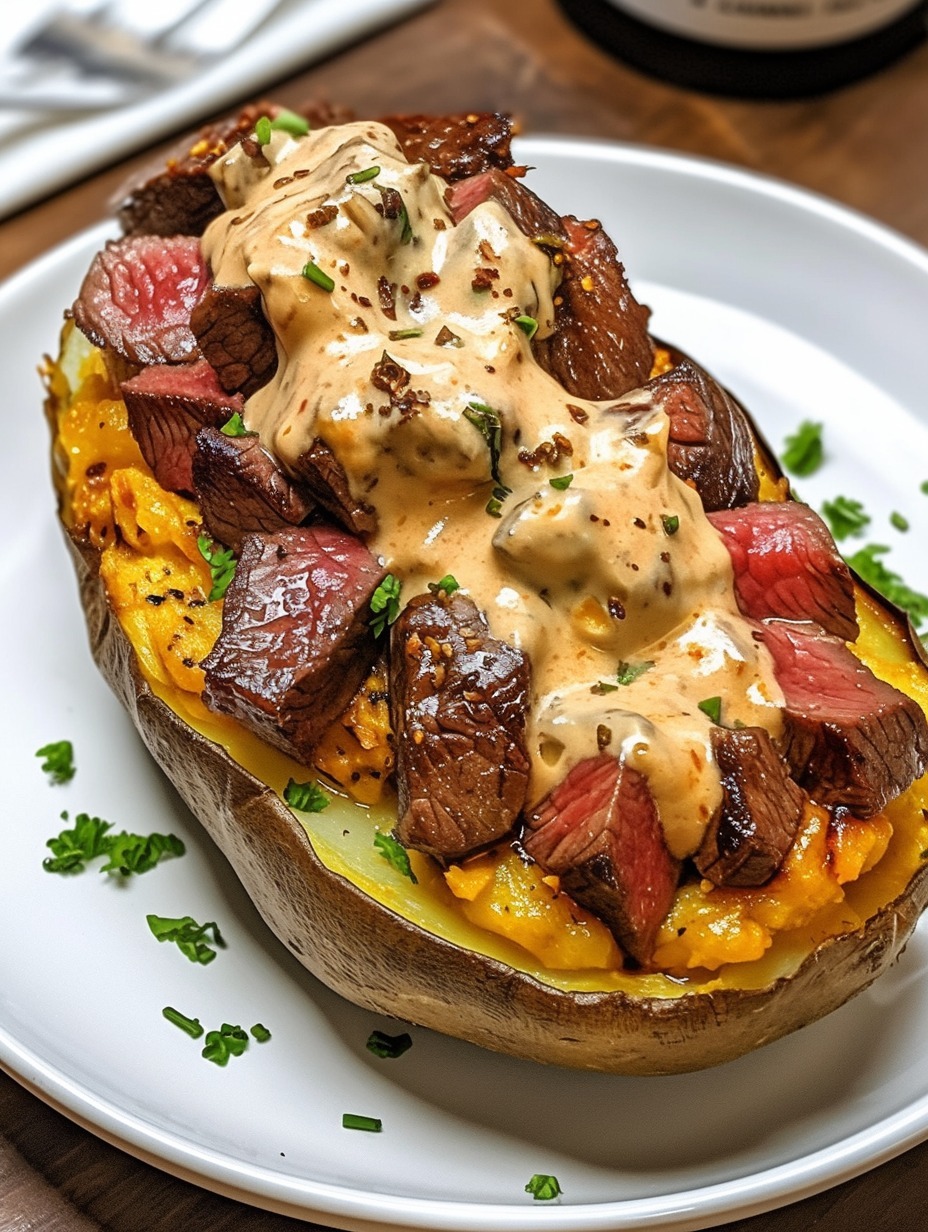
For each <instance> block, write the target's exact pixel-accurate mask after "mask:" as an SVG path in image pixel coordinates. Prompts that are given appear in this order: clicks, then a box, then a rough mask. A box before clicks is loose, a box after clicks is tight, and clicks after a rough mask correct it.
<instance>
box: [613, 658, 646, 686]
mask: <svg viewBox="0 0 928 1232" xmlns="http://www.w3.org/2000/svg"><path fill="white" fill-rule="evenodd" d="M653 666H654V660H653V659H642V660H641V662H640V663H627V662H626V661H625V660H624V659H622V660H621V661H620V662H619V667H618V671H617V672H616V679H617V680H618V682H619V684H625V685H628V684H632V683H634V681H636V680H637V679H638V677H639V676H643V675H644V674H645V672H647V671H650V670H651V668H652V667H653Z"/></svg>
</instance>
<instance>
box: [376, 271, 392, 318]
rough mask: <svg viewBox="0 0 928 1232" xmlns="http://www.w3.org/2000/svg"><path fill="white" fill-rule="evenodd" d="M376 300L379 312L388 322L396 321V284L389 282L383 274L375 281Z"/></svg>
mask: <svg viewBox="0 0 928 1232" xmlns="http://www.w3.org/2000/svg"><path fill="white" fill-rule="evenodd" d="M377 299H378V301H379V303H380V311H381V312H382V313H383V315H384V316H385V317H386V318H387V320H388V321H395V320H396V283H395V282H389V281H388V280H387V278H386V276H385V275H384V274H381V275H380V277H379V278H378V279H377Z"/></svg>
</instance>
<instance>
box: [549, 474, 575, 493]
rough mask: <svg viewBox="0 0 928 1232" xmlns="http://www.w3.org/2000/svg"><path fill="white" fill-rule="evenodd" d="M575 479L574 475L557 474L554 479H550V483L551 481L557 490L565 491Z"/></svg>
mask: <svg viewBox="0 0 928 1232" xmlns="http://www.w3.org/2000/svg"><path fill="white" fill-rule="evenodd" d="M573 480H574V477H573V475H556V476H555V478H554V479H549V480H548V483H550V485H551V487H552V488H554V489H555V490H556V491H557V492H564V491H566V490H567V488H569V487H570V485H571V484H572V483H573Z"/></svg>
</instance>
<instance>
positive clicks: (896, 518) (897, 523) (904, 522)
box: [889, 510, 909, 531]
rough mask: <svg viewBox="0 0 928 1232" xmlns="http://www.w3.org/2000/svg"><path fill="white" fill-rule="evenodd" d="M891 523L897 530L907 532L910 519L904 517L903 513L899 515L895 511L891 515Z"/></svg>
mask: <svg viewBox="0 0 928 1232" xmlns="http://www.w3.org/2000/svg"><path fill="white" fill-rule="evenodd" d="M889 521H890V523H891V525H893V526H894V527H895V528H896V530H901V531H906V530H908V529H909V519H908V518H905V517H903V516H902V514H901V513H897V512H896V511H895V510H893V512H892V513H891V514H890V515H889Z"/></svg>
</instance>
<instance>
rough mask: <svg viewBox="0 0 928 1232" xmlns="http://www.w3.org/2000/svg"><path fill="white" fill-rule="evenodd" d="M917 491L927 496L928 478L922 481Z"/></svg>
mask: <svg viewBox="0 0 928 1232" xmlns="http://www.w3.org/2000/svg"><path fill="white" fill-rule="evenodd" d="M919 491H920V492H924V494H925V496H928V479H925V480H923V481H922V484H921V486H920V487H919Z"/></svg>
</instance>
